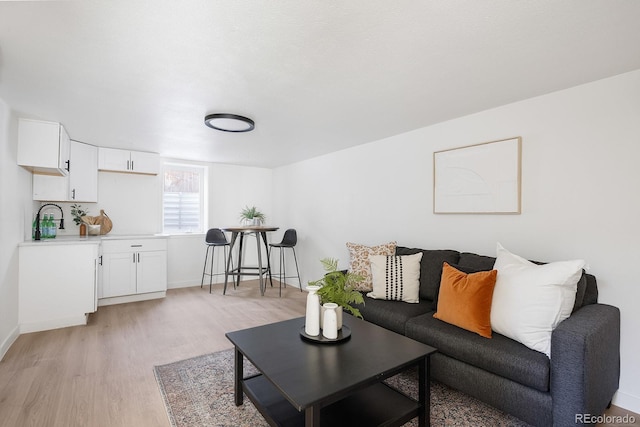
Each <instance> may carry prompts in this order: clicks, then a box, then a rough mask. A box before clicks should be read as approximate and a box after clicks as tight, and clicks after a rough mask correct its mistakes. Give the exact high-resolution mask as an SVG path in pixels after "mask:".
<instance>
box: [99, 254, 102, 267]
mask: <svg viewBox="0 0 640 427" xmlns="http://www.w3.org/2000/svg"><path fill="white" fill-rule="evenodd" d="M98 264H100V265H102V255H100V262H98Z"/></svg>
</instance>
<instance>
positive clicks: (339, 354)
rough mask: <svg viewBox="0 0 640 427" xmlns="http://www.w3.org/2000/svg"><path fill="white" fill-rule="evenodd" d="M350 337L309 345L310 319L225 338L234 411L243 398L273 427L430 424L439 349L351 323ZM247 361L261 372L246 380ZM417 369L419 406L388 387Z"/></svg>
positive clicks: (350, 319)
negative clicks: (231, 359) (305, 331)
mask: <svg viewBox="0 0 640 427" xmlns="http://www.w3.org/2000/svg"><path fill="white" fill-rule="evenodd" d="M344 323H345V324H346V325H348V326H349V328H350V329H351V338H350V339H348V340H347V341H344V342H341V343H339V344H320V343H312V342H309V341H306V340H303V339H302V338H301V337H300V329H301V328H302V327H303V326H304V318H298V319H292V320H286V321H284V322H278V323H272V324H269V325H264V326H258V327H256V328H250V329H244V330H241V331H236V332H229V333H227V334H226V336H227V338H228V339H229V340H230V341H231V342H232V343H233V345H234V346H235V404H236V405H238V406H239V405H242V402H243V392H244V393H245V394H246V395H247V396H248V397H249V399H251V401H252V402H253V404H254V405H255V406H256V408H257V409H258V410H259V411H260V413H261V414H262V415H263V416H264V418H265V419H266V420H267V422H268V423H269V425H271V426H286V427H289V426H307V427H309V426H321V425H322V426H332V427H333V426H342V425H345V426H347V425H348V426H354V425H357V426H401V425H402V424H404V423H406V422H407V421H409V420H411V419H412V418H415V417H416V416H417V417H418V420H419V425H420V426H421V427H423V426H427V425H429V409H430V408H429V407H430V393H429V358H430V356H431V354H433V353H435V352H436V349H435V348H433V347H430V346H428V345H425V344H422V343H420V342H418V341H415V340H412V339H410V338H407V337H404V336H402V335H399V334H397V333H395V332H391V331H389V330H387V329H384V328H381V327H379V326H377V325H374V324H372V323H368V322H365V321H363V320H360V319H356V318H354V317H352V316H347V315H346V316H344ZM243 357H246V358H247V359H248V360H249V361H250V362H251V363H252V364H253V365H254V366H255V367H256V368H257V370H258V371H259V372H260V373H259V374H257V375H253V376H248V377H245V376H244V372H243V366H242V364H243ZM415 366H417V367H418V381H419V399H418V400H417V401H416V400H414V399H412V398H410V397H409V396H407V395H405V394H404V393H401V392H399V391H398V390H395V389H394V388H392V387H390V386H388V385H386V384H385V383H383V382H382V380H384V379H386V378H389V377H391V376H393V375H395V374H397V373H399V372H402V371H404V370H406V369H409V368H412V367H415Z"/></svg>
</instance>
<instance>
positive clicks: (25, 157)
mask: <svg viewBox="0 0 640 427" xmlns="http://www.w3.org/2000/svg"><path fill="white" fill-rule="evenodd" d="M68 160H69V135H67V131H66V130H65V129H64V127H63V126H62V125H60V123H55V122H45V121H41V120H29V119H20V120H19V121H18V164H19V165H20V166H25V167H26V168H27V169H29V170H31V171H32V172H34V173H42V174H49V175H57V176H66V175H67V174H68V171H67V169H66V168H67V161H68Z"/></svg>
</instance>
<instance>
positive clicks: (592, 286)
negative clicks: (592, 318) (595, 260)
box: [582, 274, 598, 306]
mask: <svg viewBox="0 0 640 427" xmlns="http://www.w3.org/2000/svg"><path fill="white" fill-rule="evenodd" d="M585 279H586V281H587V287H586V289H585V291H584V299H583V300H582V305H583V306H585V305H588V304H597V302H598V282H597V280H596V277H595V276H593V275H591V274H585Z"/></svg>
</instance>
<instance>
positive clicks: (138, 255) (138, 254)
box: [138, 252, 140, 262]
mask: <svg viewBox="0 0 640 427" xmlns="http://www.w3.org/2000/svg"><path fill="white" fill-rule="evenodd" d="M138 262H140V252H138Z"/></svg>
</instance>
